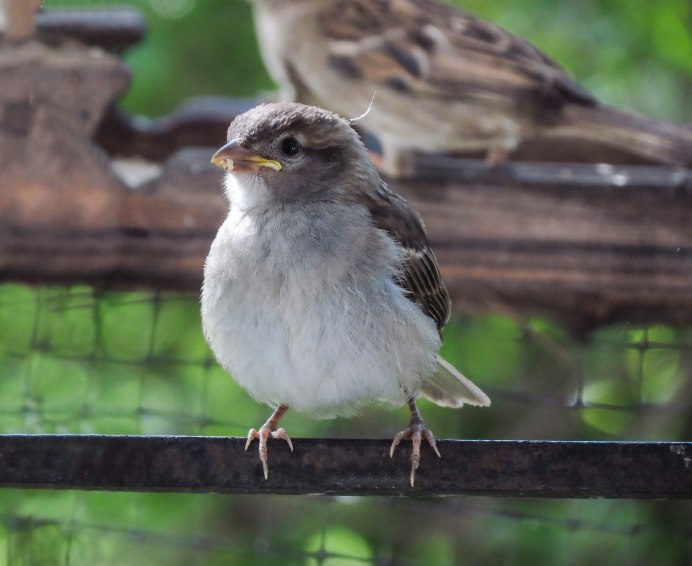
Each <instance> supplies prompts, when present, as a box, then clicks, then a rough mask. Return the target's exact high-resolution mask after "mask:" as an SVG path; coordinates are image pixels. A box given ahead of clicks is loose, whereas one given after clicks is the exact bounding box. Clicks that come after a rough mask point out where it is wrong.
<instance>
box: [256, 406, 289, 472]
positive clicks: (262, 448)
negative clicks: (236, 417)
mask: <svg viewBox="0 0 692 566" xmlns="http://www.w3.org/2000/svg"><path fill="white" fill-rule="evenodd" d="M286 411H288V405H279V406H278V407H277V408H276V410H275V411H274V412H273V413H272V416H271V417H269V419H267V422H266V423H264V424H263V425H262V426H261V427H260V429H259V431H257V430H255V429H254V428H251V429H250V432H248V433H247V442H246V443H245V451H246V452H247V449H248V448H249V447H250V444H252V441H253V440H255V439H258V440H259V458H260V462H262V468H263V469H264V479H265V480H266V479H268V478H269V461H268V460H267V439H269V438H277V439H283V440H285V441H286V442H288V447H289V448H290V449H291V452H293V443H292V442H291V439H290V438H289V437H288V434H286V431H285V430H284V429H282V428H279V429H277V428H276V427H277V425H278V424H279V421H280V420H281V417H283V416H284V414H285V413H286Z"/></svg>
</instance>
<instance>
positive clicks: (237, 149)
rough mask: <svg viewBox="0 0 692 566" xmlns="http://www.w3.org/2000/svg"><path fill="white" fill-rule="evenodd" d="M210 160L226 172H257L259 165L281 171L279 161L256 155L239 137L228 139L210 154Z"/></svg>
mask: <svg viewBox="0 0 692 566" xmlns="http://www.w3.org/2000/svg"><path fill="white" fill-rule="evenodd" d="M211 162H212V163H213V164H214V165H216V166H217V167H219V168H220V169H223V170H224V171H227V172H228V173H231V172H238V173H244V172H248V171H249V172H253V173H257V172H258V171H259V170H260V168H261V167H269V169H273V170H274V171H281V163H279V162H278V161H274V160H273V159H266V158H264V157H262V156H261V155H258V154H257V153H255V152H254V151H252V150H251V149H249V148H248V147H247V144H246V142H245V141H244V140H241V139H234V140H231V141H229V142H228V143H227V144H226V145H224V146H223V147H222V148H220V149H219V150H218V151H217V152H216V153H215V154H214V155H213V156H212V158H211Z"/></svg>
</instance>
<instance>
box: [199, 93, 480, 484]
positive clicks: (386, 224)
mask: <svg viewBox="0 0 692 566" xmlns="http://www.w3.org/2000/svg"><path fill="white" fill-rule="evenodd" d="M212 161H213V162H214V163H215V164H216V165H218V166H219V167H221V168H222V169H224V170H225V171H226V172H227V174H226V176H225V195H226V197H227V199H228V201H229V204H230V207H229V213H228V217H227V218H226V220H225V222H224V223H223V225H222V226H221V228H220V229H219V232H218V234H217V235H216V239H215V240H214V242H213V244H212V246H211V250H210V252H209V256H208V257H207V261H206V264H205V268H204V285H203V290H202V324H203V329H204V333H205V336H206V338H207V341H208V342H209V344H210V346H211V348H212V350H213V351H214V353H215V355H216V357H217V359H218V360H219V362H220V363H221V365H222V366H223V367H224V368H225V369H226V370H227V371H228V372H229V373H230V374H231V375H232V376H233V378H234V379H235V380H236V381H237V382H238V383H239V384H240V386H241V387H243V388H244V389H245V390H246V391H247V392H248V393H249V394H250V395H251V396H252V397H254V398H255V399H256V400H257V401H259V402H262V403H265V404H267V405H270V406H271V407H272V408H273V409H274V412H273V414H272V416H271V417H270V418H269V420H268V421H267V422H266V423H265V424H264V425H263V426H262V427H261V428H260V429H259V430H254V429H251V430H250V432H249V434H248V440H247V445H246V450H247V448H248V447H249V446H250V444H251V443H252V441H253V440H254V439H259V457H260V460H261V461H262V465H263V468H264V475H265V477H267V475H268V459H267V440H268V439H269V438H281V439H285V440H286V441H287V442H288V443H289V445H291V441H290V439H289V437H288V435H287V434H286V432H285V431H284V429H282V428H278V423H279V420H280V419H281V417H282V416H283V415H284V413H285V412H286V411H287V410H288V409H289V408H290V409H292V410H296V411H301V412H306V413H309V414H312V415H314V416H318V417H333V416H337V415H340V416H346V415H352V414H353V413H355V412H356V411H357V410H358V408H359V407H360V406H362V405H363V404H365V403H373V402H376V403H385V404H389V405H395V406H398V405H404V404H408V406H409V408H410V410H411V421H410V424H409V426H408V428H406V429H405V430H403V431H402V432H400V433H399V434H397V435H396V436H395V437H394V441H393V443H392V446H391V453H392V454H393V453H394V449H395V448H396V446H397V445H398V444H399V443H400V442H401V440H403V439H405V438H411V439H412V441H413V451H412V457H411V461H412V464H411V484H412V485H413V482H414V478H415V473H416V469H417V468H418V465H419V462H420V445H421V441H422V439H425V440H427V442H428V443H429V444H430V445H431V446H432V448H433V449H434V450H435V452H437V454H438V456H439V452H438V451H437V447H436V445H435V439H434V437H433V435H432V433H431V432H430V431H429V430H428V429H427V428H426V427H425V424H424V422H423V419H422V418H421V416H420V413H419V412H418V408H417V406H416V398H417V397H418V396H419V395H421V396H423V397H426V398H428V399H430V400H432V401H433V402H435V403H437V404H439V405H442V406H447V407H461V406H462V405H463V404H470V405H479V406H487V405H489V404H490V399H489V398H488V396H487V395H486V394H485V393H483V391H481V390H480V388H478V387H477V386H476V385H474V384H473V383H472V382H471V381H470V380H468V379H467V378H466V377H464V376H463V375H461V374H460V373H459V372H458V371H457V370H456V369H454V368H453V367H452V366H451V365H450V364H449V363H447V362H446V361H444V360H443V359H442V358H441V357H440V356H439V355H438V350H439V348H440V345H441V337H440V330H441V329H442V327H443V326H444V324H445V323H446V322H447V320H448V318H449V313H450V299H449V295H448V293H447V290H446V289H445V286H444V284H443V282H442V279H441V277H440V272H439V270H438V266H437V261H436V259H435V255H434V254H433V252H432V250H431V249H430V247H429V245H428V240H427V237H426V234H425V229H424V227H423V223H422V221H421V219H420V217H419V215H418V214H417V213H416V212H415V210H413V209H412V208H411V207H410V206H409V205H408V203H407V202H406V201H405V200H404V199H403V198H402V197H400V196H398V195H397V194H395V193H393V192H392V191H391V190H390V189H389V188H388V187H387V185H386V184H385V183H384V182H383V181H382V180H381V179H380V177H379V176H378V174H377V171H376V170H375V168H374V166H373V164H372V162H371V161H370V159H369V157H368V153H367V151H366V149H365V147H364V146H363V144H362V143H361V141H360V140H359V138H358V135H357V134H356V132H355V131H354V130H353V128H352V127H351V126H350V124H349V122H348V121H347V120H345V119H343V118H340V117H339V116H337V115H335V114H333V113H331V112H328V111H326V110H322V109H320V108H316V107H311V106H305V105H302V104H294V103H277V104H265V105H262V106H258V107H256V108H254V109H252V110H250V111H248V112H246V113H245V114H241V115H240V116H238V117H237V118H236V119H235V120H234V121H233V122H232V124H231V125H230V128H229V130H228V143H227V144H226V145H224V146H223V147H222V148H221V149H219V150H218V151H217V152H216V153H215V154H214V156H213V158H212ZM291 449H292V445H291Z"/></svg>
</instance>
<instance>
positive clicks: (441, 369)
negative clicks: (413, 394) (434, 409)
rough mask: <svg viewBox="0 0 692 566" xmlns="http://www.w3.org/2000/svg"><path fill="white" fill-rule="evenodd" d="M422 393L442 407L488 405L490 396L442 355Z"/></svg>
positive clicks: (438, 358)
mask: <svg viewBox="0 0 692 566" xmlns="http://www.w3.org/2000/svg"><path fill="white" fill-rule="evenodd" d="M420 394H421V395H422V396H423V397H425V398H426V399H429V400H430V401H432V402H433V403H435V404H437V405H440V406H442V407H461V406H462V405H464V404H467V405H476V406H479V407H487V406H489V405H490V398H489V397H488V396H487V395H486V394H485V393H483V391H481V388H480V387H478V386H477V385H476V384H475V383H473V382H472V381H471V380H470V379H468V378H466V377H464V376H463V375H462V374H461V373H460V372H459V371H457V370H456V368H454V366H452V364H450V363H449V362H447V361H446V360H443V359H442V358H441V357H440V356H438V357H437V371H435V373H434V374H433V375H431V376H430V377H429V378H428V379H426V380H425V382H423V386H422V387H421V390H420Z"/></svg>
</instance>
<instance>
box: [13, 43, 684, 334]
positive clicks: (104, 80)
mask: <svg viewBox="0 0 692 566" xmlns="http://www.w3.org/2000/svg"><path fill="white" fill-rule="evenodd" d="M128 80H129V73H128V71H127V69H126V68H125V67H124V66H123V65H122V63H121V62H120V61H119V60H118V59H116V58H114V57H112V56H110V55H107V54H105V53H100V52H94V50H87V49H80V48H78V47H74V46H67V47H64V48H62V49H60V50H54V49H50V48H46V47H43V46H40V45H38V44H27V45H24V46H20V47H12V46H7V45H0V85H1V86H0V173H1V174H0V280H5V281H10V280H11V281H26V282H30V283H57V284H73V283H89V284H93V285H96V286H98V287H109V288H122V289H126V288H153V289H159V290H176V291H181V290H182V291H190V292H193V293H197V292H198V291H199V288H200V285H201V273H202V265H203V261H204V257H205V255H206V253H207V250H208V248H209V245H210V242H211V240H212V238H213V236H214V234H215V232H216V230H217V228H218V226H219V225H220V223H221V221H222V219H223V217H224V216H225V214H226V209H227V204H226V202H225V201H224V199H223V197H222V194H221V179H222V175H221V173H220V172H219V171H218V170H215V169H214V168H213V167H212V166H211V164H210V163H209V157H210V155H211V154H212V152H213V151H214V149H215V147H218V146H219V145H220V144H221V143H223V141H224V138H225V133H224V132H225V129H226V125H227V123H228V122H229V121H230V120H231V119H232V117H233V116H234V115H235V113H236V112H238V111H239V110H241V109H243V108H244V107H246V106H247V105H248V102H247V101H240V102H235V103H234V102H229V101H223V100H218V99H217V100H213V101H209V100H207V101H202V102H200V101H197V102H193V103H190V104H189V105H186V106H185V107H184V108H183V109H181V110H180V111H179V112H176V113H174V114H173V115H171V116H169V117H167V118H163V119H157V120H135V119H131V118H128V117H127V116H124V115H122V114H118V113H116V112H109V113H107V115H106V110H105V109H106V108H107V107H108V105H109V103H111V102H112V100H114V99H115V98H116V97H117V96H118V95H119V94H120V93H121V92H123V90H124V89H125V88H126V86H127V84H128ZM76 85H78V86H79V88H77V86H76ZM104 115H106V119H104ZM94 139H96V140H98V142H99V143H100V144H101V147H100V146H99V145H97V144H96V143H95V142H94V141H93V140H94ZM190 145H207V146H208V147H206V148H189V147H188V146H190ZM104 147H105V148H106V149H107V152H104V150H103V148H104ZM181 148H187V149H181ZM123 156H125V157H127V159H122V157H123ZM144 158H148V159H154V161H146V160H145V159H144ZM390 182H391V184H392V186H393V187H394V188H395V189H396V190H397V191H399V192H401V193H402V194H404V196H406V198H408V199H409V200H410V201H411V202H412V204H413V205H414V206H415V207H416V208H417V209H418V210H419V211H420V212H421V214H422V216H423V218H424V219H425V222H426V225H427V228H428V232H429V236H430V240H431V242H432V245H433V248H434V249H435V252H436V254H437V256H438V259H439V261H440V264H441V269H442V272H443V276H444V278H445V281H446V283H447V284H448V286H449V288H450V291H451V293H452V297H453V299H454V302H455V307H456V308H457V309H459V310H463V311H469V310H471V311H488V310H493V311H501V312H505V313H512V314H514V313H517V314H525V313H538V314H548V315H551V316H553V317H555V318H558V319H561V320H562V321H564V322H566V323H568V324H570V325H572V326H573V327H576V328H587V327H590V326H592V325H596V324H602V323H606V322H611V321H618V320H627V321H632V322H635V321H643V322H689V321H692V172H691V171H690V170H679V169H671V168H666V167H651V166H625V165H621V166H605V165H593V164H556V163H524V162H508V163H505V164H502V165H499V166H496V167H489V166H488V165H487V164H485V163H484V162H483V161H480V160H469V159H455V158H446V157H436V156H422V157H420V158H419V159H418V162H417V164H416V170H415V174H414V176H413V177H411V178H409V179H400V180H390Z"/></svg>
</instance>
